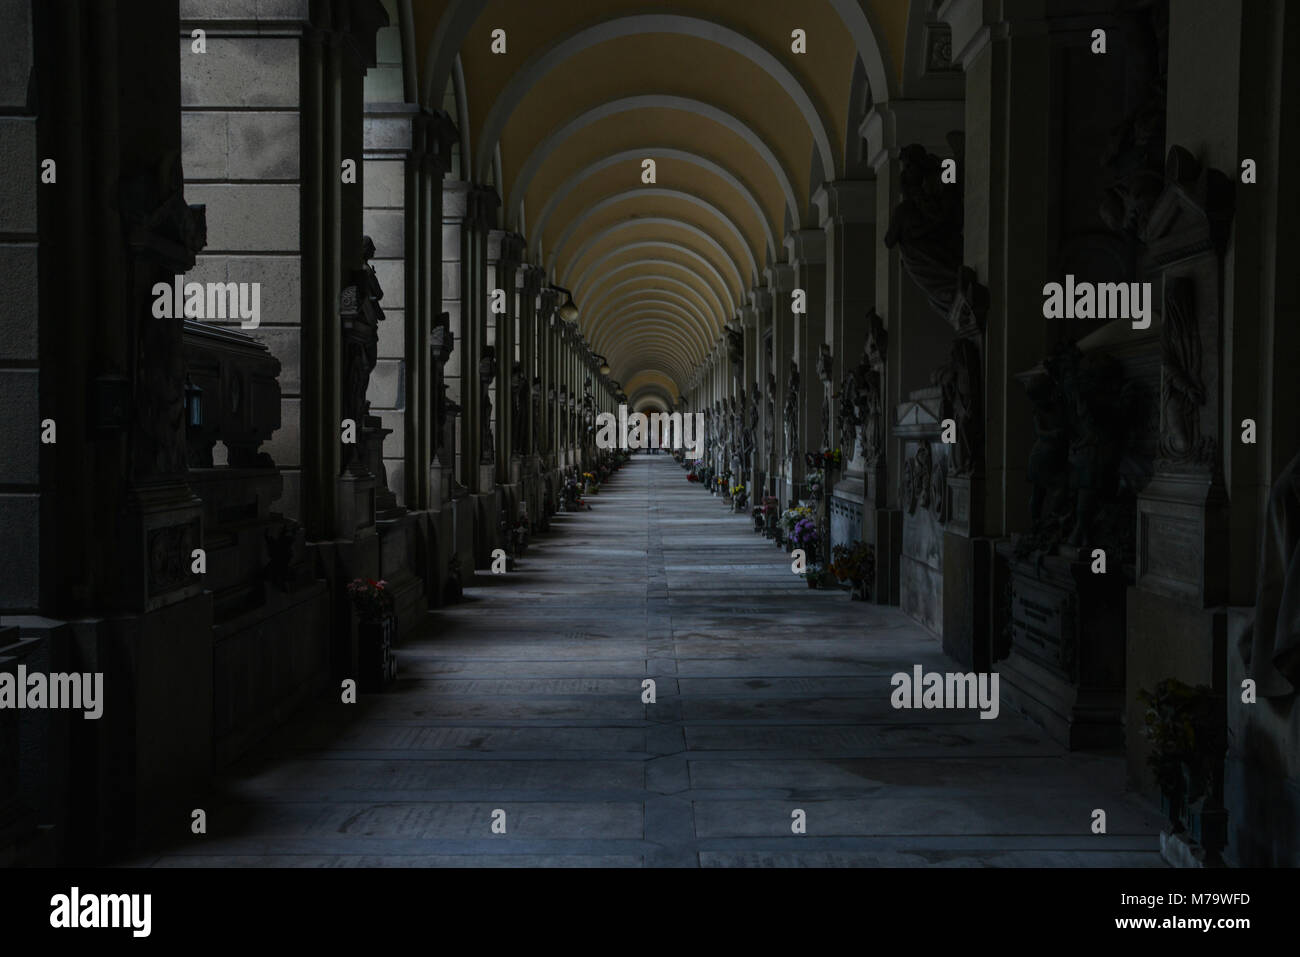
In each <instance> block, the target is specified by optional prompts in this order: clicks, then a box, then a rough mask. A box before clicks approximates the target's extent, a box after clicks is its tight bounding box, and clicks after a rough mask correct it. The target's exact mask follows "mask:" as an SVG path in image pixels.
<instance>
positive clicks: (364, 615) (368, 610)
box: [348, 578, 394, 621]
mask: <svg viewBox="0 0 1300 957" xmlns="http://www.w3.org/2000/svg"><path fill="white" fill-rule="evenodd" d="M348 597H349V598H351V599H352V607H353V608H355V609H356V610H357V617H358V618H360V619H361V620H362V621H381V620H383V619H384V618H387V617H388V616H389V615H391V614H392V613H393V609H394V604H393V596H392V595H390V594H389V593H388V582H386V581H384V580H383V579H380V580H379V581H375V580H374V579H373V578H354V579H352V581H350V582H348Z"/></svg>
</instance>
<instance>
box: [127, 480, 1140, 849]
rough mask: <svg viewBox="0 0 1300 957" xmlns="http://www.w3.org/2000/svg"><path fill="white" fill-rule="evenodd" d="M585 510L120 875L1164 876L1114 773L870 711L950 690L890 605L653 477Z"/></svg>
mask: <svg viewBox="0 0 1300 957" xmlns="http://www.w3.org/2000/svg"><path fill="white" fill-rule="evenodd" d="M590 501H591V503H592V510H591V511H590V512H581V513H569V514H562V515H559V516H556V519H555V522H554V531H553V532H552V533H550V534H549V535H546V536H543V537H540V538H539V539H537V540H535V541H534V543H533V545H532V546H531V547H530V548H529V550H528V552H527V554H526V555H525V556H524V558H523V560H522V561H521V562H520V563H519V568H518V569H517V570H516V571H514V572H511V573H509V574H507V575H503V576H497V577H493V576H487V575H483V576H480V577H479V578H478V580H477V581H476V582H475V585H474V587H472V588H470V589H468V590H467V596H468V600H467V601H466V602H465V603H463V604H460V605H457V606H455V607H452V608H449V609H446V610H442V611H438V612H436V613H433V614H431V615H430V616H429V620H428V626H427V627H426V628H424V629H423V630H422V631H421V632H419V633H418V634H417V635H416V636H415V637H413V638H412V639H410V640H408V641H407V642H406V643H405V644H404V645H403V646H402V647H401V648H400V650H399V660H400V669H401V671H400V679H399V681H398V683H397V685H396V688H395V689H394V690H392V691H390V692H388V693H385V694H381V695H370V696H363V697H362V700H361V702H360V703H359V704H355V705H344V704H341V703H324V704H321V705H319V706H317V707H315V708H313V709H311V710H309V711H308V712H305V713H303V714H301V715H300V716H299V718H298V719H297V720H295V721H294V722H292V723H291V724H289V725H287V726H286V727H284V728H283V729H281V731H280V732H278V733H277V734H276V735H274V736H273V737H272V738H271V739H269V740H267V741H266V742H265V743H264V744H263V745H262V746H261V747H259V748H258V749H257V750H256V751H255V752H254V753H253V754H251V755H250V756H249V757H248V758H247V759H245V760H244V761H243V762H242V763H241V764H240V765H238V766H237V767H236V768H234V769H233V772H232V773H230V774H229V775H227V776H226V778H225V779H224V780H223V782H222V787H221V789H220V791H219V793H218V794H216V795H214V797H213V800H212V801H211V802H210V806H209V807H208V808H207V811H208V818H209V826H210V833H209V834H208V835H206V836H203V837H195V838H193V839H192V841H187V842H186V844H185V846H180V847H175V848H172V849H170V850H168V851H166V852H162V853H159V854H156V855H151V856H148V857H147V858H145V859H143V860H141V861H140V862H139V863H141V864H146V865H148V864H153V865H161V866H185V865H202V866H222V865H229V866H257V865H276V866H285V865H301V866H367V865H393V866H422V865H453V866H454V865H470V866H482V865H504V866H511V865H545V866H570V865H572V866H584V865H600V866H639V865H650V866H686V867H696V866H710V867H717V866H735V865H745V866H751V865H757V866H775V865H812V866H823V865H859V866H878V865H883V866H911V865H933V864H940V865H956V866H1023V865H1031V866H1061V867H1088V866H1098V865H1100V866H1160V864H1161V861H1160V856H1159V843H1158V838H1157V835H1158V832H1159V821H1158V819H1157V818H1156V817H1155V816H1153V815H1152V814H1151V813H1150V811H1149V810H1148V809H1147V808H1146V807H1145V805H1143V804H1141V803H1139V802H1137V801H1135V800H1134V799H1133V798H1132V797H1130V796H1128V795H1126V794H1125V793H1124V790H1123V767H1122V759H1121V758H1120V757H1119V756H1118V755H1104V756H1103V755H1095V754H1089V755H1085V754H1070V753H1067V752H1065V751H1063V750H1062V749H1061V748H1060V747H1058V746H1057V745H1055V744H1053V743H1052V742H1051V741H1049V740H1048V739H1047V738H1046V737H1045V736H1044V735H1043V734H1042V733H1041V732H1040V731H1039V730H1038V729H1037V728H1035V727H1034V726H1033V725H1031V724H1029V723H1028V722H1026V721H1025V720H1024V719H1022V718H1021V717H1019V716H1017V715H1015V714H1012V713H1010V712H1008V711H1005V710H1004V711H1002V712H1001V714H1000V716H999V717H998V718H997V719H996V720H980V719H979V717H978V713H977V712H976V711H960V712H955V711H895V710H893V709H892V708H891V707H890V704H889V694H890V690H891V689H890V684H889V677H890V675H892V674H893V673H894V672H896V671H909V672H910V670H911V668H912V666H913V664H918V663H919V664H921V665H923V666H925V668H926V669H927V670H932V669H933V670H939V671H958V670H961V669H959V668H958V667H957V666H956V665H955V664H954V663H953V662H951V661H950V660H949V659H946V658H945V657H944V656H943V654H942V652H941V651H940V647H939V644H938V642H937V641H936V640H935V639H934V638H933V637H932V636H931V635H929V634H928V633H927V632H926V631H925V630H924V629H922V628H920V627H919V626H917V625H915V624H914V623H912V622H911V621H910V619H908V618H906V617H905V616H903V615H902V613H900V612H899V611H898V610H897V609H895V608H886V607H879V606H875V605H869V604H864V603H862V602H851V601H849V598H848V595H847V594H846V593H844V592H828V591H819V590H810V589H808V588H807V587H806V586H805V585H804V584H803V582H802V580H801V579H800V578H798V577H797V576H795V575H794V574H792V573H791V571H790V564H789V559H788V557H787V556H786V555H785V553H784V552H782V551H779V550H778V549H777V548H775V547H774V546H773V545H772V543H771V542H769V541H767V540H765V539H763V538H762V537H760V536H757V535H755V534H753V532H752V531H751V530H750V522H749V519H748V518H747V517H742V516H738V515H733V514H731V513H730V512H728V511H727V510H726V509H725V508H724V506H723V504H722V502H721V500H720V499H717V498H713V497H711V496H709V495H708V494H706V493H705V492H704V491H702V490H701V489H700V487H699V486H697V485H693V484H689V483H687V482H686V480H685V478H684V473H683V472H682V471H681V469H680V468H678V467H677V466H676V465H675V464H674V463H673V462H672V460H671V459H670V458H669V457H668V456H666V455H656V456H636V457H634V459H633V461H632V463H631V464H630V465H629V466H628V467H627V468H626V469H624V470H623V471H622V472H620V473H619V474H618V475H616V476H615V477H614V478H613V479H612V480H611V481H610V482H608V483H607V484H606V486H605V488H604V489H602V491H601V492H600V494H599V495H597V496H594V497H592V498H591V499H590ZM647 677H650V678H653V679H655V682H656V683H657V687H656V693H657V701H656V703H654V704H643V703H642V701H641V696H642V685H641V683H642V681H643V680H644V679H645V678H647ZM1094 808H1102V809H1104V810H1105V811H1106V813H1107V819H1108V820H1107V825H1108V833H1107V834H1105V835H1100V836H1099V835H1094V834H1092V833H1091V829H1090V825H1091V821H1092V811H1093V809H1094ZM498 809H499V810H502V811H504V812H505V827H506V832H505V833H504V834H494V833H493V832H492V822H493V812H494V811H496V810H498ZM795 809H802V810H803V811H804V812H806V820H807V832H806V834H802V835H800V834H794V833H792V828H791V823H792V812H793V811H794V810H795Z"/></svg>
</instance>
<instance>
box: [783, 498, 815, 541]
mask: <svg viewBox="0 0 1300 957" xmlns="http://www.w3.org/2000/svg"><path fill="white" fill-rule="evenodd" d="M811 517H812V509H811V508H809V507H808V506H806V505H799V506H797V507H795V508H787V509H786V510H785V511H784V512H782V513H781V528H783V529H784V530H785V532H786V534H787V535H790V534H793V533H794V527H795V525H796V524H797V523H798V522H799V520H800V519H802V518H811Z"/></svg>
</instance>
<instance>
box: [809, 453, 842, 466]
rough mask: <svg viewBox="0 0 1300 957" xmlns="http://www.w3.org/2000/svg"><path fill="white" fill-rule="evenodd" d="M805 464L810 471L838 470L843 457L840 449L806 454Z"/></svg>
mask: <svg viewBox="0 0 1300 957" xmlns="http://www.w3.org/2000/svg"><path fill="white" fill-rule="evenodd" d="M803 458H804V463H805V464H806V465H807V466H808V468H810V469H818V470H825V469H837V468H839V467H840V464H841V463H842V462H843V456H842V455H841V454H840V450H839V449H822V450H820V451H818V452H806V453H805V454H804V457H803Z"/></svg>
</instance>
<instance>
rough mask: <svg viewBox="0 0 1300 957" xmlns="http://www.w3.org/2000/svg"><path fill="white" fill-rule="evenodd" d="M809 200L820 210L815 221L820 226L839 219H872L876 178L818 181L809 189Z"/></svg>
mask: <svg viewBox="0 0 1300 957" xmlns="http://www.w3.org/2000/svg"><path fill="white" fill-rule="evenodd" d="M813 203H815V204H816V206H817V209H818V211H819V212H820V218H819V223H818V224H819V225H820V226H821V228H822V229H825V228H826V227H828V226H831V225H839V224H841V223H874V222H875V221H876V181H875V180H874V179H839V180H835V181H833V182H829V183H822V185H821V186H819V187H817V192H815V193H813Z"/></svg>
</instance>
